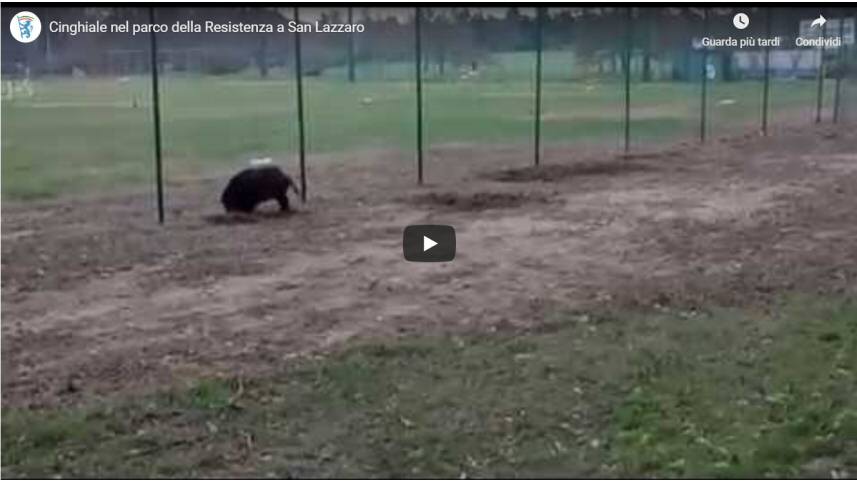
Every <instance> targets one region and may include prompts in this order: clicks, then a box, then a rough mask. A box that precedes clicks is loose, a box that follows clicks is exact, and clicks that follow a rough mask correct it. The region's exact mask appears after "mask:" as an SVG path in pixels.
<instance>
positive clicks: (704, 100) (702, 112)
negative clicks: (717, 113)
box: [699, 8, 708, 143]
mask: <svg viewBox="0 0 857 483" xmlns="http://www.w3.org/2000/svg"><path fill="white" fill-rule="evenodd" d="M702 35H703V36H707V35H708V9H707V8H703V9H702ZM699 102H700V107H699V142H701V143H704V142H705V121H706V117H708V48H707V47H705V46H703V47H702V94H701V96H700V101H699Z"/></svg>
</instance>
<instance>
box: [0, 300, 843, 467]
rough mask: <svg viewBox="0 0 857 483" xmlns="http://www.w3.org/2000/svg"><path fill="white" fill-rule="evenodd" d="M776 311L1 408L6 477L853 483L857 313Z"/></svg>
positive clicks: (505, 338)
mask: <svg viewBox="0 0 857 483" xmlns="http://www.w3.org/2000/svg"><path fill="white" fill-rule="evenodd" d="M772 312H773V313H772V314H763V313H757V312H754V311H749V310H744V311H738V310H718V311H714V312H712V313H708V314H699V313H684V312H682V313H663V314H614V315H609V314H608V315H603V316H597V317H596V316H592V315H584V314H573V313H556V314H553V315H552V316H551V317H550V320H547V321H546V323H547V326H546V328H544V329H542V330H540V331H538V332H533V333H522V334H510V333H495V334H492V335H469V336H419V337H408V338H404V339H401V340H397V341H388V342H383V343H380V342H379V343H361V344H358V345H356V346H352V347H350V348H347V349H344V350H341V351H339V352H336V353H333V354H330V355H326V356H321V357H314V358H304V359H300V360H296V361H292V362H291V363H289V364H288V365H287V366H286V367H284V368H282V369H281V370H280V371H279V373H278V375H277V376H272V377H268V378H265V379H257V380H250V381H241V380H237V379H217V380H203V381H198V382H196V383H194V384H191V385H190V386H187V387H183V388H176V389H173V390H169V391H166V392H158V393H155V394H152V395H150V396H146V397H143V398H137V399H134V400H119V399H109V400H105V401H101V402H97V403H90V404H88V405H85V406H83V407H81V408H78V409H68V410H65V409H52V410H25V409H8V408H6V409H4V410H3V421H2V445H3V446H2V449H3V452H2V466H3V476H4V477H52V476H64V477H126V478H127V477H152V476H161V477H181V476H184V477H188V476H261V477H265V476H277V477H367V476H368V477H389V478H393V477H448V478H456V477H460V476H469V477H574V476H593V475H594V476H613V477H616V476H669V477H685V478H694V477H695V478H699V477H756V478H758V477H795V476H813V475H814V474H813V473H812V471H813V468H818V467H821V468H822V471H825V472H826V473H822V474H820V475H815V476H822V477H830V476H831V475H830V474H829V469H828V468H827V467H826V466H825V465H828V466H830V467H831V468H834V469H850V470H851V471H852V472H853V470H854V468H857V411H855V408H857V376H855V372H854V371H855V368H857V304H855V302H854V301H849V300H830V299H827V300H810V299H796V300H793V301H791V302H789V303H786V304H783V305H781V306H778V307H775V308H774V309H772ZM820 462H821V463H820ZM851 474H853V473H851Z"/></svg>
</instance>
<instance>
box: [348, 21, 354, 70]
mask: <svg viewBox="0 0 857 483" xmlns="http://www.w3.org/2000/svg"><path fill="white" fill-rule="evenodd" d="M353 24H354V9H353V8H352V7H348V25H353ZM348 82H352V83H353V82H354V32H349V33H348Z"/></svg>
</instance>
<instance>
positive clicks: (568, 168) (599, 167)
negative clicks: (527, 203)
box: [488, 159, 655, 182]
mask: <svg viewBox="0 0 857 483" xmlns="http://www.w3.org/2000/svg"><path fill="white" fill-rule="evenodd" d="M653 169H655V168H654V167H652V166H651V165H648V164H642V163H635V162H629V161H626V160H622V159H617V160H609V161H590V162H583V163H577V164H573V165H559V164H553V165H547V166H538V167H536V166H531V167H528V168H515V169H505V170H503V171H500V172H499V173H491V174H489V175H488V178H489V179H493V180H495V181H506V182H526V181H557V180H561V179H566V178H572V177H577V176H600V175H603V176H617V175H621V174H627V173H635V172H641V171H651V170H653Z"/></svg>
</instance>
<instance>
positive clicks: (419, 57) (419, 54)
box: [414, 7, 423, 184]
mask: <svg viewBox="0 0 857 483" xmlns="http://www.w3.org/2000/svg"><path fill="white" fill-rule="evenodd" d="M421 20H422V11H421V10H420V7H416V11H415V14H414V50H415V52H414V65H415V68H416V76H417V183H419V184H423V73H422V63H423V47H422V33H421V30H422V29H421V26H420V22H421Z"/></svg>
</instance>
